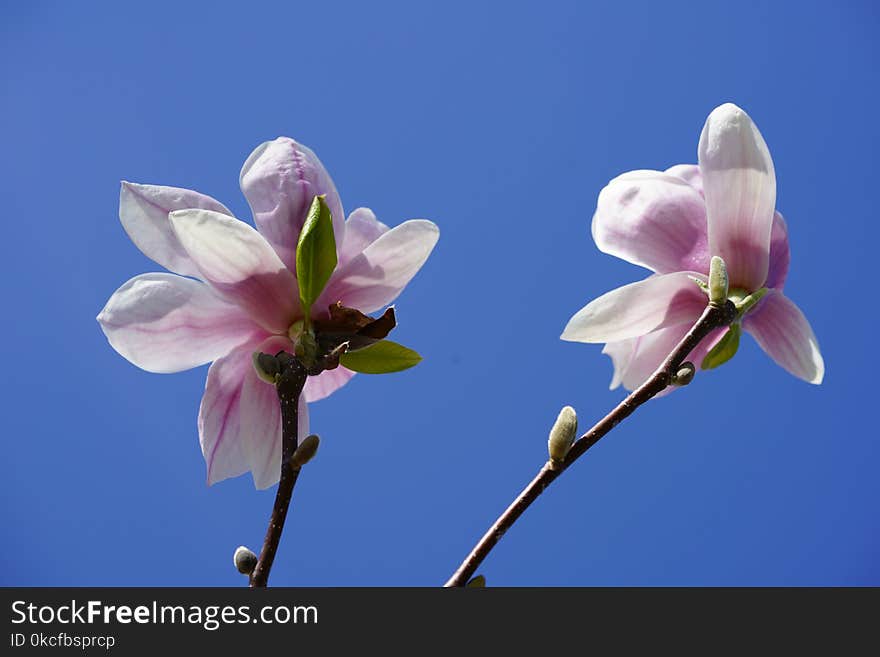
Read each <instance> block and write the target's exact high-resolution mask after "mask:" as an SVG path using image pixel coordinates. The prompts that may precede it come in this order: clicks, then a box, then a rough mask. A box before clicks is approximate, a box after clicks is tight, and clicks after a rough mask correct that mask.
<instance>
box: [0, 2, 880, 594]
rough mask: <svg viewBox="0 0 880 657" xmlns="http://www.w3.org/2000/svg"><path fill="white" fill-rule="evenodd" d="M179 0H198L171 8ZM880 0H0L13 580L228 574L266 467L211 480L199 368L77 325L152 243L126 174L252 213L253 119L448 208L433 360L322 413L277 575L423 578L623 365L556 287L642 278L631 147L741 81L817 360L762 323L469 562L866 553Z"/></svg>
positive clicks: (8, 550) (668, 576) (642, 414)
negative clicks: (252, 474)
mask: <svg viewBox="0 0 880 657" xmlns="http://www.w3.org/2000/svg"><path fill="white" fill-rule="evenodd" d="M182 5H183V6H182ZM878 18H880V16H878V10H877V8H876V7H875V6H874V5H873V4H872V3H868V2H824V3H817V2H799V3H761V2H740V3H735V4H731V3H721V2H692V3H681V2H664V3H654V2H607V3H587V2H555V1H546V2H535V3H503V4H502V3H495V4H491V3H474V2H467V3H457V2H443V3H403V2H401V3H383V2H373V3H355V2H352V3H330V2H328V3H300V2H285V3H280V2H279V3H260V2H254V3H248V4H247V5H246V6H245V5H244V4H241V3H228V4H226V3H210V4H208V3H204V4H203V6H202V7H198V6H196V3H192V4H184V3H177V2H173V3H172V2H160V1H157V2H151V3H150V4H149V9H146V8H145V6H144V5H142V4H140V5H139V4H130V3H110V2H106V3H101V2H92V3H61V2H57V3H49V2H33V3H15V4H13V3H4V5H3V8H2V9H0V82H2V98H3V100H2V103H0V143H2V145H3V153H2V156H0V181H2V183H0V185H2V191H3V215H4V226H5V230H6V236H5V238H4V239H3V240H0V253H2V257H3V261H4V262H5V263H6V264H5V271H6V272H7V273H6V281H5V284H4V286H3V298H4V301H5V304H6V309H7V310H6V312H5V318H6V319H5V321H4V322H3V324H2V329H0V331H2V339H0V345H2V346H0V349H2V362H3V363H4V365H5V371H6V375H5V376H4V377H2V380H0V387H2V394H0V399H2V405H3V414H2V417H3V431H2V435H3V449H4V464H5V467H4V473H3V477H2V478H0V490H2V494H3V498H4V503H3V505H2V510H0V522H2V524H0V526H2V527H3V540H4V549H3V554H4V556H3V559H4V562H5V564H4V565H5V568H3V571H2V576H0V584H4V585H209V586H210V585H239V584H243V583H244V578H242V577H241V576H240V575H238V574H237V573H236V572H235V571H234V570H233V568H232V565H231V555H232V552H233V550H234V548H235V547H236V546H237V545H239V544H246V545H249V546H251V547H252V548H254V549H258V547H259V545H260V543H261V541H262V537H263V534H264V532H265V526H266V521H267V518H268V514H269V510H270V508H271V505H272V498H273V492H272V491H255V490H254V488H253V485H252V483H251V480H250V478H249V477H240V478H238V479H235V480H229V481H225V482H222V483H220V484H217V485H215V486H213V487H211V488H208V487H207V486H206V485H205V471H204V470H205V466H204V461H203V459H202V456H201V453H200V450H199V446H198V437H197V431H196V414H197V409H198V404H199V399H200V397H201V394H202V391H203V388H204V379H205V372H206V370H207V368H206V367H201V368H198V369H195V370H192V371H188V372H184V373H181V374H174V375H156V374H149V373H146V372H143V371H141V370H139V369H137V368H136V367H134V366H132V365H131V364H129V363H128V362H127V361H125V360H124V359H123V358H122V357H121V356H119V355H118V354H116V353H115V352H114V351H113V350H112V349H111V348H110V346H109V345H108V344H107V342H106V339H105V338H104V336H103V334H102V333H101V331H100V328H99V326H98V324H97V322H96V321H95V315H96V314H97V313H98V311H99V310H100V309H101V307H102V306H103V305H104V303H105V302H106V300H107V298H108V297H109V296H110V294H111V293H112V292H113V291H114V290H115V289H116V288H117V287H118V286H119V285H120V284H121V283H123V282H124V281H126V280H127V279H129V278H130V277H131V276H133V275H135V274H139V273H143V272H149V271H156V270H158V267H157V266H156V265H154V264H153V263H152V262H150V261H149V260H148V259H147V258H145V257H144V256H143V255H142V254H141V253H140V252H139V251H138V250H137V249H136V247H135V246H134V245H133V244H132V243H131V242H130V241H129V240H128V238H127V236H126V235H125V233H124V231H123V230H122V227H121V225H120V224H119V221H118V219H117V202H118V185H119V181H120V180H121V179H126V180H132V181H137V182H145V183H156V184H167V185H175V186H180V187H189V188H194V189H198V190H200V191H202V192H204V193H207V194H210V195H212V196H214V197H215V198H217V199H219V200H221V201H222V202H223V203H225V204H226V205H227V206H228V207H229V208H230V209H232V210H233V211H234V212H235V213H236V214H237V215H238V216H240V217H242V218H244V219H248V220H249V219H250V217H249V213H248V211H247V204H246V202H245V201H244V198H243V197H242V196H241V193H240V191H239V189H238V184H237V183H238V171H239V168H240V167H241V164H242V162H243V161H244V159H245V157H246V156H247V155H248V154H249V153H250V151H251V150H252V149H253V148H254V147H255V146H256V145H257V144H259V143H260V142H262V141H264V140H266V139H271V138H274V137H276V136H278V135H288V136H291V137H294V138H296V139H298V140H300V141H302V142H303V143H305V144H307V145H309V146H310V147H312V148H313V149H314V150H315V151H316V152H317V153H318V154H319V156H320V157H321V159H322V160H323V162H324V164H325V165H326V166H327V167H328V169H329V170H330V172H331V174H332V175H333V177H334V179H335V182H336V185H337V187H338V189H339V191H340V194H341V196H342V200H343V203H344V205H345V207H346V208H347V209H348V210H351V209H354V208H356V207H358V206H362V205H366V206H369V207H371V208H373V209H374V210H375V211H376V213H377V215H378V216H379V218H380V219H382V220H383V221H385V222H386V223H388V224H391V225H394V224H397V223H400V222H401V221H403V220H405V219H408V218H413V217H425V218H429V219H432V220H433V221H435V222H436V223H437V224H438V225H439V226H440V229H441V238H440V242H439V245H438V247H437V249H436V250H435V252H434V254H433V255H432V257H431V259H430V260H429V261H428V263H427V265H426V266H425V267H424V269H423V270H422V272H421V273H420V275H419V276H418V277H417V278H416V279H415V280H414V281H413V283H412V284H411V285H410V286H409V287H408V288H407V290H406V291H405V292H404V294H403V295H402V296H401V297H400V298H399V299H398V301H397V311H398V319H399V323H400V326H399V328H398V330H397V332H396V337H395V339H397V340H399V341H401V342H404V343H405V344H407V345H410V346H412V347H414V348H416V349H417V350H419V351H420V352H421V353H422V354H423V356H424V357H425V360H424V362H423V363H422V364H421V365H420V366H419V367H417V368H415V369H414V370H410V371H408V372H404V373H401V374H397V375H391V376H385V377H369V376H358V377H355V379H354V380H353V381H352V382H351V383H350V384H349V385H348V386H346V387H345V388H343V389H342V390H340V391H339V392H338V393H336V394H334V395H333V396H332V397H330V398H329V399H327V400H325V401H322V402H318V403H316V404H314V405H313V406H312V408H311V418H312V428H313V430H314V431H316V432H317V433H319V434H320V435H321V436H322V444H321V450H320V453H319V455H318V457H317V458H316V460H315V461H313V462H312V463H311V464H309V466H308V467H307V469H306V470H304V472H303V476H302V477H301V478H300V482H299V484H298V486H297V491H296V496H295V500H294V505H293V509H292V512H291V515H290V518H289V522H288V526H287V529H286V532H285V535H284V539H283V541H282V545H281V548H280V551H279V555H278V558H277V560H276V566H275V568H274V570H273V573H272V579H271V583H272V584H277V585H317V586H336V585H429V586H430V585H437V584H441V583H442V582H443V581H445V579H446V578H447V577H448V575H449V574H450V573H451V572H452V571H453V570H454V568H455V567H456V566H457V564H458V562H459V561H460V559H461V558H462V557H463V556H464V555H465V554H466V552H467V551H468V549H469V548H470V547H471V545H472V544H473V542H474V541H475V540H476V539H477V538H478V537H479V535H480V534H482V532H483V531H484V530H485V529H486V527H487V526H488V525H489V523H490V522H491V521H492V520H493V519H494V518H495V516H496V515H497V514H498V513H499V512H500V511H501V510H502V509H503V508H504V507H505V506H506V504H507V503H508V502H509V501H510V500H511V499H512V498H513V496H514V495H515V494H516V493H517V492H518V491H519V490H520V488H521V487H522V486H523V485H524V484H525V483H526V482H527V481H528V480H529V479H530V478H531V477H532V476H533V474H534V472H535V471H536V470H537V469H538V468H539V467H540V465H541V464H542V462H543V461H544V459H546V435H547V431H548V429H549V426H550V425H551V424H552V422H553V420H554V419H555V417H556V414H557V412H558V411H559V408H560V407H561V406H562V405H564V404H571V405H573V406H575V407H576V408H577V410H578V413H579V416H580V419H581V424H582V425H583V426H585V427H586V426H587V425H589V424H591V423H592V421H594V420H596V419H598V418H599V417H601V416H602V415H604V414H605V413H606V412H607V411H608V410H609V409H610V408H611V407H612V406H613V405H614V404H616V403H617V402H618V401H619V400H620V399H621V398H622V393H621V391H620V390H617V391H608V389H607V387H608V382H609V380H610V377H611V367H610V362H609V361H608V359H607V358H606V357H605V356H603V355H601V354H600V347H599V346H596V345H581V344H572V343H564V342H562V341H560V340H559V334H560V332H561V330H562V328H563V326H564V325H565V323H566V321H567V320H568V318H569V317H570V316H571V315H572V314H573V313H574V312H575V311H576V310H578V309H579V308H580V307H581V306H582V305H583V304H584V303H585V302H586V301H588V300H589V299H591V298H593V297H595V296H597V295H599V294H600V293H602V292H604V291H606V290H609V289H611V288H613V287H617V286H619V285H622V284H624V283H628V282H631V281H633V280H636V279H637V278H640V277H642V275H643V272H642V271H641V270H639V269H638V268H637V267H634V266H632V265H629V264H627V263H624V262H622V261H620V260H616V259H614V258H612V257H610V256H606V255H604V254H601V253H600V252H599V251H598V250H597V249H596V248H595V246H594V245H593V243H592V241H591V239H590V235H589V223H590V219H591V216H592V212H593V209H594V208H595V202H596V196H597V194H598V192H599V190H600V189H601V188H602V187H603V186H604V185H605V183H606V182H607V181H608V180H609V179H611V178H612V177H614V176H615V175H617V174H619V173H621V172H623V171H627V170H631V169H640V168H657V169H661V168H665V167H667V166H670V165H672V164H676V163H682V162H694V161H695V159H696V147H697V140H698V137H699V133H700V129H701V127H702V124H703V121H704V120H705V117H706V115H707V114H708V113H709V112H710V111H711V110H712V108H714V107H715V106H717V105H719V104H721V103H723V102H726V101H732V102H735V103H737V104H738V105H740V106H742V107H743V108H745V109H746V110H747V111H748V112H749V113H750V115H751V116H752V117H753V118H754V119H755V121H756V122H757V124H758V125H759V126H760V128H761V131H762V133H763V134H764V137H765V138H766V140H767V142H768V144H769V146H770V150H771V152H772V154H773V157H774V162H775V166H776V172H777V180H778V201H777V207H778V208H779V209H780V210H781V211H782V212H783V213H784V214H785V216H786V219H787V221H788V225H789V230H790V238H791V246H792V266H791V273H790V275H789V279H788V283H787V286H786V292H787V294H789V295H790V296H791V297H792V298H793V299H794V300H795V301H796V302H797V303H798V304H799V305H800V306H801V308H803V310H804V312H805V313H806V315H807V316H808V318H809V319H810V321H811V323H812V325H813V328H814V330H815V332H816V334H817V336H818V338H819V342H820V345H821V347H822V351H823V353H824V356H825V361H826V365H827V374H826V379H825V383H824V384H823V385H822V386H820V387H815V386H811V385H808V384H806V383H803V382H801V381H799V380H796V379H795V378H793V377H792V376H790V375H789V374H787V373H786V372H784V371H783V370H782V369H780V368H779V367H777V366H776V365H775V364H774V363H772V362H771V361H770V360H769V359H768V358H766V357H765V356H764V354H763V353H762V352H761V351H760V349H759V348H758V347H757V345H756V344H755V343H754V341H753V340H751V338H746V339H745V340H744V342H743V346H742V347H741V349H740V352H739V354H738V355H737V356H736V358H735V359H734V360H733V361H732V362H730V363H729V364H727V365H725V366H724V367H722V368H720V369H719V370H715V371H713V372H711V373H708V374H706V375H704V376H702V375H701V376H698V377H697V379H696V381H695V384H694V385H692V386H690V387H689V388H688V389H687V390H685V391H682V392H679V393H676V394H674V395H671V396H670V397H667V398H664V399H661V400H657V401H654V402H652V403H650V404H648V405H647V406H645V407H644V408H642V409H640V410H639V412H638V413H637V414H636V415H635V416H633V417H632V418H630V419H629V420H627V421H626V423H625V424H623V425H621V426H620V427H619V428H618V429H617V430H615V431H614V432H613V433H612V434H610V435H609V436H608V437H607V438H605V439H604V440H603V441H602V442H601V443H600V444H599V445H597V446H596V448H594V449H593V450H591V451H590V453H589V454H588V455H587V456H585V457H584V458H583V459H582V460H581V461H579V462H578V463H577V464H576V466H575V467H574V468H572V469H571V470H570V471H569V472H567V473H566V474H565V475H564V476H563V477H562V478H561V479H560V480H559V481H558V482H557V483H556V484H554V485H553V487H552V488H551V489H550V490H548V491H547V493H546V494H545V495H544V496H543V497H542V498H541V499H540V500H539V501H538V503H537V504H536V505H535V506H533V507H532V508H531V509H530V510H529V511H528V513H527V514H526V515H525V517H524V518H523V519H522V520H521V521H520V522H519V523H518V524H517V525H516V526H515V527H514V529H512V530H511V531H510V532H509V533H508V534H507V535H506V536H505V537H504V539H503V541H502V542H501V544H500V545H499V546H498V547H497V548H496V550H495V551H494V552H493V554H492V555H491V556H490V558H489V559H488V560H487V561H486V563H485V564H484V566H483V567H482V568H481V569H480V572H481V573H483V574H485V575H486V577H487V579H488V582H489V584H490V585H865V584H872V585H878V584H880V560H878V558H877V555H878V554H880V515H878V513H877V500H878V496H880V477H878V476H877V473H878V466H880V446H878V444H877V440H876V438H877V432H876V428H875V425H876V399H875V397H876V395H875V394H874V386H875V385H876V367H877V359H876V340H877V338H876V335H875V330H876V325H877V309H876V304H875V303H874V302H873V301H872V294H873V290H874V289H875V288H876V283H875V282H874V281H875V280H876V277H877V265H876V262H877V255H876V248H877V247H876V245H877V243H878V238H880V235H878V228H877V223H878V222H877V221H876V215H877V212H878V211H877V208H876V206H875V205H874V203H873V200H874V190H875V189H876V187H877V183H876V179H875V177H876V172H877V170H878V166H877V165H878V162H877V152H878V146H880V139H878V137H880V122H878V121H877V118H876V113H877V105H878V89H880V85H878V82H880V80H878V74H877V70H878V64H880V60H878V45H877V43H878V40H877V39H876V37H877V32H878V27H880V21H878Z"/></svg>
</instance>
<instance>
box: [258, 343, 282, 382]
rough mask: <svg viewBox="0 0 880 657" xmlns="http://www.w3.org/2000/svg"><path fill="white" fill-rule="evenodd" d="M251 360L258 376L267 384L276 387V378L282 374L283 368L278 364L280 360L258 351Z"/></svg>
mask: <svg viewBox="0 0 880 657" xmlns="http://www.w3.org/2000/svg"><path fill="white" fill-rule="evenodd" d="M251 358H252V362H253V364H254V372H256V373H257V376H258V377H260V379H262V380H263V381H265V382H266V383H271V384H272V385H275V378H276V377H277V376H278V375H279V374H280V373H281V366H280V365H279V363H278V359H276V358H275V356H272V355H271V354H264V353H262V352H257V351H255V352H254V353H253V355H252V357H251Z"/></svg>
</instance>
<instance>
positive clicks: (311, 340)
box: [293, 331, 318, 368]
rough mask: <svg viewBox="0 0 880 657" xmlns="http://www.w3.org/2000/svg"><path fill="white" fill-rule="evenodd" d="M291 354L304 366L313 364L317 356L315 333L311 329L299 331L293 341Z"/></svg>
mask: <svg viewBox="0 0 880 657" xmlns="http://www.w3.org/2000/svg"><path fill="white" fill-rule="evenodd" d="M293 354H294V355H295V356H296V357H297V358H299V362H300V363H302V364H303V365H304V366H305V367H306V368H309V367H311V366H312V365H314V364H315V359H316V358H317V357H318V342H317V340H315V334H314V333H312V332H311V331H303V332H302V333H300V334H299V336H297V338H296V341H295V342H294V343H293Z"/></svg>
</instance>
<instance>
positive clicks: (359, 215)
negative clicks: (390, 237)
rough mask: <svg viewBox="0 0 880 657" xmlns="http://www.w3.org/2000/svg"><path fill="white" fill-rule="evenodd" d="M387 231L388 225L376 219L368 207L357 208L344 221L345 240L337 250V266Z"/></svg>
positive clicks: (343, 265) (346, 261) (345, 262)
mask: <svg viewBox="0 0 880 657" xmlns="http://www.w3.org/2000/svg"><path fill="white" fill-rule="evenodd" d="M387 232H388V226H386V225H385V224H383V223H382V222H381V221H379V220H378V219H376V215H375V214H373V211H372V210H370V209H369V208H358V209H357V210H355V211H354V212H352V213H351V214H350V215H348V221H346V222H345V241H344V242H343V243H342V248H341V249H340V250H339V264H338V267H340V268H342V267H345V265H347V264H348V263H349V262H350V261H351V260H353V259H354V258H356V257H357V256H359V255H360V254H361V253H363V251H364V249H366V248H367V247H368V246H369V245H370V244H372V243H373V242H375V241H376V240H377V239H379V238H380V237H381V236H382V235H384V234H385V233H387Z"/></svg>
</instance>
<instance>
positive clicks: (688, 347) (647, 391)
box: [446, 301, 736, 587]
mask: <svg viewBox="0 0 880 657" xmlns="http://www.w3.org/2000/svg"><path fill="white" fill-rule="evenodd" d="M735 317H736V308H735V307H734V305H733V303H732V302H730V301H727V302H725V304H723V305H717V306H716V305H712V304H710V305H708V306H706V309H705V310H704V311H703V314H702V315H700V318H699V319H698V320H697V321H696V323H695V324H694V325H693V326H692V327H691V329H690V330H689V331H688V332H687V334H686V335H685V336H684V337H683V338H682V339H681V341H680V342H679V343H678V345H676V347H675V349H673V350H672V353H670V354H669V356H668V357H667V358H666V360H664V361H663V363H662V364H661V365H660V367H658V368H657V370H656V371H655V372H654V373H653V374H652V375H651V377H650V378H649V379H648V380H647V381H645V383H643V384H642V385H641V386H639V387H638V388H637V389H636V390H634V391H633V392H632V393H631V394H630V395H629V396H628V397H627V398H626V399H624V400H623V401H622V402H620V404H618V405H617V407H616V408H615V409H614V410H612V411H611V412H610V413H609V414H608V415H606V416H605V417H604V418H602V419H601V420H599V422H598V423H597V424H596V425H595V426H594V427H593V428H592V429H590V430H589V431H587V432H586V433H585V434H584V435H583V436H581V437H580V438H579V439H578V440H577V441H575V443H574V444H573V445H572V446H571V449H570V450H569V452H568V454H567V455H566V457H565V460H564V461H563V462H562V463H557V464H553V466H552V467H551V465H550V463H549V462H548V463H547V464H545V465H544V467H542V468H541V469H540V470H539V471H538V474H537V475H536V476H535V478H534V479H532V481H531V482H530V483H529V484H528V485H527V486H526V487H525V488H524V489H523V491H522V492H521V493H520V494H519V495H518V496H517V498H516V499H515V500H514V501H513V502H512V503H511V504H510V506H508V507H507V509H506V510H505V511H504V513H502V514H501V515H500V516H499V517H498V519H497V520H496V521H495V522H494V524H493V525H492V526H491V527H490V528H489V530H488V531H487V532H486V533H485V534H484V535H483V537H482V538H481V539H480V541H479V542H478V543H477V544H476V545H475V546H474V549H473V550H471V552H470V554H468V556H467V557H466V558H465V560H464V561H463V562H462V564H461V566H459V567H458V570H456V571H455V573H454V574H453V575H452V577H450V578H449V581H448V582H446V586H447V587H453V586H464V585H465V584H467V582H468V581H469V580H470V578H471V577H472V576H473V574H474V573H475V572H476V570H477V568H479V566H480V564H481V563H482V562H483V560H484V559H485V558H486V557H487V556H488V555H489V553H490V552H491V551H492V548H494V547H495V545H497V543H498V541H500V540H501V537H502V536H504V533H505V532H506V531H507V530H508V529H510V527H511V526H512V525H513V523H515V522H516V521H517V519H518V518H519V517H520V516H521V515H522V514H523V512H525V510H526V509H528V508H529V506H531V504H532V502H534V501H535V500H536V499H538V497H539V496H540V495H541V493H543V492H544V489H546V488H547V486H549V485H550V484H551V483H552V482H553V481H554V480H555V479H556V478H557V477H558V476H559V475H560V474H562V473H563V472H564V471H565V470H567V469H568V467H569V466H570V465H571V464H572V463H574V462H575V461H576V460H577V459H578V458H580V457H581V456H582V455H583V454H584V453H585V452H586V451H587V450H588V449H590V447H592V446H593V445H595V444H596V443H597V442H599V440H600V439H601V438H602V436H604V435H605V434H607V433H608V432H609V431H611V430H612V429H613V428H614V427H616V426H617V425H618V424H620V423H621V422H622V421H623V420H624V419H625V418H627V417H629V416H630V415H631V414H632V413H633V412H634V411H635V410H636V409H637V408H638V407H639V406H641V405H642V404H644V403H645V402H646V401H648V400H649V399H651V398H652V397H653V396H654V395H656V394H657V393H659V392H662V391H663V390H664V389H665V388H666V386H668V385H669V384H670V382H671V381H672V377H673V376H674V375H675V374H676V373H677V372H678V370H679V368H680V367H681V364H682V363H683V362H684V361H685V359H686V358H687V356H688V354H690V352H691V351H693V349H694V348H695V347H696V346H697V345H698V344H699V343H700V341H701V340H702V339H703V338H705V337H706V336H707V335H708V334H709V333H710V332H712V331H713V330H715V329H716V328H719V327H721V326H727V325H729V324H730V323H731V322H732V321H733V320H734V318H735Z"/></svg>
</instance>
